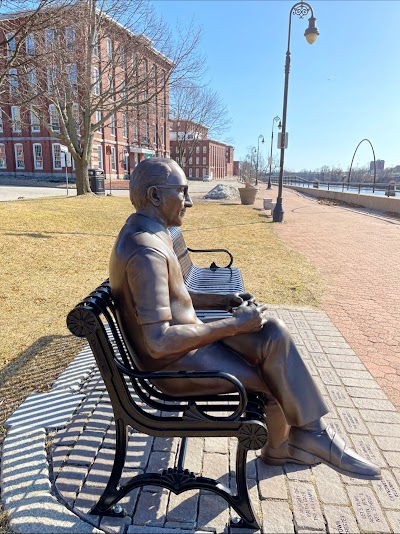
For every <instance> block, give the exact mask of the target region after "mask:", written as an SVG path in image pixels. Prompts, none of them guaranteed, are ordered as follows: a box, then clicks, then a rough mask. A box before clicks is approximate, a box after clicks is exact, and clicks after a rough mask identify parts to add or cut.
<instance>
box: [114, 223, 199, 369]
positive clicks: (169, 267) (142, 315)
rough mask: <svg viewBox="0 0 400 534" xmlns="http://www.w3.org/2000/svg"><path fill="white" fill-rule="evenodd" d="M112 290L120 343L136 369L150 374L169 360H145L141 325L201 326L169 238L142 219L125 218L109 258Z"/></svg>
mask: <svg viewBox="0 0 400 534" xmlns="http://www.w3.org/2000/svg"><path fill="white" fill-rule="evenodd" d="M110 284H111V289H112V294H113V298H114V301H115V305H116V310H117V316H118V320H119V322H120V325H121V329H122V331H123V335H124V338H125V339H126V340H127V342H128V344H129V345H130V347H129V348H130V349H131V351H132V352H134V353H135V354H136V356H137V361H136V364H137V365H138V367H139V368H140V369H143V370H145V369H146V370H154V369H156V368H157V369H159V368H161V366H163V365H168V363H169V361H168V360H165V361H163V362H156V361H154V360H153V359H152V358H151V357H150V355H149V354H148V352H147V349H146V345H145V343H144V339H143V332H142V327H143V325H145V324H150V323H157V322H165V321H168V322H169V323H170V324H190V323H197V322H199V320H198V319H197V317H196V314H195V311H194V308H193V304H192V300H191V298H190V295H189V293H188V291H187V289H186V286H185V283H184V280H183V277H182V272H181V268H180V265H179V262H178V259H177V257H176V255H175V252H174V250H173V246H172V240H171V237H170V235H169V233H168V231H167V230H166V229H165V228H164V227H163V226H162V225H161V224H159V223H158V222H156V221H154V220H153V219H150V218H149V217H145V216H143V215H138V214H133V215H131V216H130V217H129V219H128V220H127V222H126V224H125V225H124V226H123V228H122V229H121V232H120V233H119V235H118V238H117V240H116V242H115V245H114V247H113V250H112V253H111V258H110ZM171 357H172V358H173V359H176V355H171Z"/></svg>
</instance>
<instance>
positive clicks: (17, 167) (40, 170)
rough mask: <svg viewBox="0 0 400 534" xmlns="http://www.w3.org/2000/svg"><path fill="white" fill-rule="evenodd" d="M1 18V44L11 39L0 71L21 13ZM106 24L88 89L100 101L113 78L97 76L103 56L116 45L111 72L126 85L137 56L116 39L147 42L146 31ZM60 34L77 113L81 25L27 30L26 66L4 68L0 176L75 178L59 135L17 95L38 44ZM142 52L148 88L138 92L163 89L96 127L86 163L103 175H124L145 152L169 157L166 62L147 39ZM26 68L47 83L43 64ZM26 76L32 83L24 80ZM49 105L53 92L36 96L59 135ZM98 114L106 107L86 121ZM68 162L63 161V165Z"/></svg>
mask: <svg viewBox="0 0 400 534" xmlns="http://www.w3.org/2000/svg"><path fill="white" fill-rule="evenodd" d="M21 18H22V17H21ZM0 22H1V24H0V42H2V41H4V37H6V39H7V40H8V44H6V45H5V46H4V47H3V50H0V68H4V65H5V58H7V55H8V54H10V53H12V51H13V48H14V47H16V46H17V44H18V36H17V37H15V38H13V34H12V33H10V28H13V27H14V28H15V25H18V17H17V16H15V15H14V16H13V15H11V16H9V17H4V16H3V17H2V20H1V21H0ZM107 24H108V30H106V31H107V33H108V35H104V36H103V37H102V38H101V39H99V42H98V47H97V48H96V50H95V52H94V59H93V62H92V77H93V82H92V91H93V92H94V94H95V95H98V97H99V98H101V94H102V92H103V91H104V88H105V87H106V84H109V83H110V82H109V80H107V79H105V76H104V75H103V76H101V75H99V72H100V71H101V69H100V66H99V65H100V61H101V60H102V58H103V59H104V57H107V55H109V56H110V55H112V54H113V53H115V51H117V50H119V56H118V60H117V61H115V67H114V71H113V72H114V75H115V80H114V83H117V84H123V83H125V82H124V81H123V80H124V77H126V79H127V83H129V79H128V76H129V75H128V72H131V71H132V67H131V64H132V62H134V61H135V58H133V54H132V52H131V53H130V56H129V57H127V58H126V59H125V58H123V55H122V46H121V44H120V43H119V42H118V39H120V40H121V39H124V40H125V41H124V42H128V41H129V39H130V38H132V39H136V41H135V42H139V41H140V40H141V41H146V37H144V36H134V35H133V34H131V33H130V32H129V31H128V30H125V29H124V28H122V29H121V25H118V24H117V23H116V22H115V21H113V19H110V18H109V19H108V22H107ZM114 26H115V27H114ZM14 31H15V30H14ZM61 34H62V41H59V42H62V43H63V44H64V46H65V47H69V48H68V54H69V55H70V56H71V59H70V65H69V66H68V68H69V81H71V80H73V86H74V87H75V89H76V100H77V103H76V106H77V110H79V99H80V98H82V94H83V88H82V86H84V85H85V83H83V82H82V81H81V76H83V69H85V68H86V66H85V65H82V64H80V63H81V62H80V57H79V56H80V47H81V44H80V42H79V34H78V30H77V31H75V28H74V26H73V24H72V23H71V21H70V22H69V23H68V24H67V25H65V26H64V27H57V29H54V28H46V29H42V30H41V31H40V32H36V33H32V34H30V35H28V36H27V37H26V39H25V41H24V43H23V46H22V48H21V52H20V57H21V58H23V59H24V58H25V59H26V61H25V65H24V68H22V67H21V68H19V67H18V65H17V67H16V68H13V69H9V73H10V76H9V77H8V80H7V82H6V84H7V87H6V88H5V89H4V88H3V89H4V91H5V92H6V93H4V92H3V95H5V96H6V97H7V98H1V99H0V179H1V177H2V176H3V177H4V178H5V177H7V178H10V177H11V178H13V179H17V180H18V179H21V180H22V179H24V180H26V179H28V180H29V179H34V180H49V179H51V180H54V179H56V180H57V179H59V180H64V179H65V174H66V170H67V172H68V175H69V177H70V178H71V177H72V178H73V177H74V172H73V170H74V162H73V159H71V158H69V157H67V158H64V157H63V155H62V152H63V148H62V141H60V139H58V138H57V136H56V135H52V133H51V132H49V131H48V129H46V128H45V127H44V120H41V119H39V118H38V117H37V116H35V113H34V112H32V111H31V109H30V108H29V107H28V105H27V104H24V102H26V99H22V100H21V94H22V92H23V90H24V84H26V80H25V78H24V76H25V77H26V76H27V74H26V72H27V68H26V65H27V64H28V63H29V61H30V60H32V65H34V58H35V56H36V57H38V56H39V54H40V52H41V50H40V48H41V47H43V46H45V44H46V43H47V42H48V41H49V40H51V39H53V40H54V39H55V38H57V39H59V40H60V35H61ZM118 36H119V37H118ZM147 41H148V40H147ZM57 43H58V41H57ZM132 46H133V45H132ZM143 50H144V52H143ZM64 52H65V51H63V53H64ZM42 53H43V52H42ZM141 54H142V58H141V64H140V75H141V76H143V78H144V79H145V80H147V81H146V84H147V85H146V86H142V90H143V91H144V92H145V93H146V94H147V91H148V93H149V94H150V95H151V94H153V93H152V92H151V90H152V86H151V84H158V87H159V86H162V87H163V88H162V90H160V91H158V94H157V96H155V97H154V98H152V99H150V100H149V101H148V102H147V104H145V105H141V106H138V112H137V113H136V112H134V111H132V107H131V108H130V110H129V111H125V112H124V111H123V110H117V111H116V113H115V114H113V115H111V117H110V118H109V120H107V121H106V123H105V124H104V125H103V126H101V127H99V128H98V130H97V131H96V132H95V134H94V141H93V146H92V151H91V154H90V155H89V168H90V167H92V168H102V169H104V170H105V172H106V175H107V176H110V175H111V176H112V178H123V177H124V176H127V175H129V174H130V173H131V172H132V170H133V169H134V167H135V166H136V165H137V164H138V162H139V161H141V160H142V159H144V158H146V157H151V156H153V155H156V156H162V157H169V155H170V143H169V127H168V114H169V88H168V82H167V79H168V71H169V69H170V68H171V62H170V61H169V60H168V58H166V57H165V56H162V55H161V54H160V53H159V52H158V51H157V50H155V49H154V48H152V46H151V43H150V42H149V41H148V42H146V46H141ZM124 62H125V63H124ZM129 62H130V63H129ZM22 63H23V61H21V60H19V65H21V64H22ZM81 69H82V70H81ZM55 70H56V67H54V69H53V67H50V68H49V67H47V76H49V71H50V78H51V76H53V75H55V74H53V73H55ZM11 71H13V72H11ZM30 72H31V73H33V74H34V76H35V83H36V82H37V80H39V82H41V83H42V86H44V87H45V83H46V82H45V81H44V77H45V74H43V72H45V71H44V69H42V71H40V65H38V71H37V73H36V67H32V68H31V69H30ZM40 72H41V74H40ZM103 72H104V71H103ZM33 74H32V77H33ZM28 76H29V75H28ZM40 76H41V78H40ZM59 76H60V74H59V71H57V77H59ZM28 81H29V83H30V80H29V79H28ZM47 83H49V82H47ZM48 87H49V86H48ZM81 88H82V91H81ZM49 91H50V89H49ZM154 92H157V91H154ZM43 93H45V91H44V92H43ZM1 102H3V103H1ZM4 102H6V103H4ZM51 102H52V100H51V98H50V97H49V98H48V100H46V94H44V96H43V95H42V96H41V103H42V104H41V105H42V108H41V109H42V113H43V116H44V117H45V120H46V121H47V123H48V124H50V126H51V131H52V132H54V134H57V133H58V132H60V129H61V128H62V125H60V120H59V119H60V117H59V114H58V112H57V110H55V106H54V104H52V103H51ZM74 106H75V104H74ZM139 108H140V109H139ZM102 113H105V111H100V110H99V109H97V110H95V111H94V112H93V116H92V118H91V122H92V123H93V124H96V122H98V120H99V119H100V117H102V115H101V114H102ZM79 124H80V126H79V128H78V135H79V130H80V129H81V128H83V119H81V120H80V123H79ZM65 165H67V169H66V168H65Z"/></svg>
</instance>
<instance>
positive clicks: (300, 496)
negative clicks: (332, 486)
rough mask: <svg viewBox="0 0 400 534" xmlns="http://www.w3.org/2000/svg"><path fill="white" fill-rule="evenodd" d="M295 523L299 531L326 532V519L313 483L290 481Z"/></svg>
mask: <svg viewBox="0 0 400 534" xmlns="http://www.w3.org/2000/svg"><path fill="white" fill-rule="evenodd" d="M289 490H290V495H291V497H292V502H293V515H294V523H295V526H296V529H297V530H298V531H301V530H306V531H310V530H312V531H317V532H325V521H324V518H323V515H322V511H321V508H320V505H319V502H318V497H317V495H316V493H315V489H314V486H313V485H312V484H307V483H302V484H300V483H299V482H290V483H289Z"/></svg>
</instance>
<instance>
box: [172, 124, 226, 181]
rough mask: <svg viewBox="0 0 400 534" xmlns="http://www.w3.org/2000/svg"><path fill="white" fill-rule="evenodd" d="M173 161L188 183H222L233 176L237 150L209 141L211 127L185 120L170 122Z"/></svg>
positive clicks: (212, 140)
mask: <svg viewBox="0 0 400 534" xmlns="http://www.w3.org/2000/svg"><path fill="white" fill-rule="evenodd" d="M170 146H171V158H173V159H174V160H175V161H176V162H177V163H179V165H180V166H181V167H182V169H183V170H184V171H185V174H186V176H187V177H188V179H189V180H202V179H203V178H209V179H211V180H221V179H224V178H226V177H229V176H233V156H234V150H235V149H234V147H233V146H231V145H227V144H225V143H223V142H222V141H216V140H215V139H209V138H208V128H207V127H206V126H203V125H199V124H196V123H194V122H192V121H186V120H180V121H178V120H172V121H170Z"/></svg>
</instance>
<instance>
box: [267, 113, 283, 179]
mask: <svg viewBox="0 0 400 534" xmlns="http://www.w3.org/2000/svg"><path fill="white" fill-rule="evenodd" d="M276 122H279V124H278V128H279V129H281V128H282V124H281V119H280V117H278V115H277V116H276V117H274V118H273V119H272V129H271V150H270V153H269V177H268V187H267V189H271V187H272V183H271V169H272V144H273V142H274V124H275V123H276Z"/></svg>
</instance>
